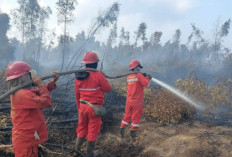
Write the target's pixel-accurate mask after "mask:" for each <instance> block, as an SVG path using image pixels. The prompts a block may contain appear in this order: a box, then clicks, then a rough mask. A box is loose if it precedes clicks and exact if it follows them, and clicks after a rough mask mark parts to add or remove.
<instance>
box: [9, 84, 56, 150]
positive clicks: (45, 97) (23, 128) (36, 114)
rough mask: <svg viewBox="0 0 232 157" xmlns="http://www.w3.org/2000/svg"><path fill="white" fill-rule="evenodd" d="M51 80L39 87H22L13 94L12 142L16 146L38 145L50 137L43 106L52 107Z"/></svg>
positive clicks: (53, 87)
mask: <svg viewBox="0 0 232 157" xmlns="http://www.w3.org/2000/svg"><path fill="white" fill-rule="evenodd" d="M55 88H56V86H55V84H54V83H53V82H49V83H48V84H46V85H45V86H43V87H40V88H38V89H30V90H28V89H20V90H19V91H17V92H16V93H14V94H12V95H11V119H12V123H13V129H12V143H13V147H14V148H17V149H18V148H27V147H31V146H36V145H38V144H41V143H43V142H45V141H46V140H47V139H48V135H47V127H46V123H45V118H44V116H43V113H42V111H41V109H42V108H47V107H51V97H50V94H49V91H51V90H53V89H55Z"/></svg>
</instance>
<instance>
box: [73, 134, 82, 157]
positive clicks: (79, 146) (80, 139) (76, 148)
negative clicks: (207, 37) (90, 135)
mask: <svg viewBox="0 0 232 157" xmlns="http://www.w3.org/2000/svg"><path fill="white" fill-rule="evenodd" d="M84 142H85V138H79V137H77V138H76V144H75V152H74V156H77V155H78V151H81V145H82V144H83V143H84Z"/></svg>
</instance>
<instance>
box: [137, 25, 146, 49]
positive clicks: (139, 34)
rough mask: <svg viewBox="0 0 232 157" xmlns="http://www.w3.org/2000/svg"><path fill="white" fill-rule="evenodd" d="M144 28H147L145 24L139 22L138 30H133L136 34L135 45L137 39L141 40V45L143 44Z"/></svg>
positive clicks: (144, 38)
mask: <svg viewBox="0 0 232 157" xmlns="http://www.w3.org/2000/svg"><path fill="white" fill-rule="evenodd" d="M146 30H147V24H146V23H144V22H142V23H140V25H139V27H138V30H137V31H136V32H135V35H136V37H135V46H137V44H138V40H139V39H141V40H142V42H143V45H144V44H145V42H146V41H147V37H146Z"/></svg>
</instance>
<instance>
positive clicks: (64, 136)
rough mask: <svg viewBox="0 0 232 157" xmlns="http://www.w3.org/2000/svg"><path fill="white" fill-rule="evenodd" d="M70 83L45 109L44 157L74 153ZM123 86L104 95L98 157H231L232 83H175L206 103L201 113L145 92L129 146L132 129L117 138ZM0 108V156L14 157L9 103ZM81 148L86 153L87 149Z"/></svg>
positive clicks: (74, 117) (74, 120)
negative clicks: (134, 137) (46, 137)
mask: <svg viewBox="0 0 232 157" xmlns="http://www.w3.org/2000/svg"><path fill="white" fill-rule="evenodd" d="M68 82H69V83H67V81H66V84H62V83H60V85H59V88H58V89H57V90H56V91H54V92H52V98H53V107H52V108H51V109H45V110H44V114H45V117H46V120H47V125H48V131H49V140H48V141H47V142H46V143H44V144H42V146H40V148H39V152H40V156H44V157H45V156H46V157H47V156H48V157H49V156H72V154H73V148H74V143H75V136H76V134H75V128H76V124H77V117H78V116H77V110H76V106H75V99H74V96H73V83H72V80H70V81H68ZM122 82H125V80H120V81H118V82H116V81H112V82H110V83H111V85H112V90H111V92H110V93H108V94H106V97H105V99H106V102H105V106H106V107H107V108H108V110H109V112H108V114H107V115H106V116H104V117H103V126H102V131H101V134H100V135H99V138H98V141H97V144H96V152H97V153H98V156H99V157H109V156H112V157H128V156H131V157H132V156H133V157H134V156H138V157H139V156H147V157H154V156H155V157H169V156H183V157H189V156H191V157H195V156H196V157H199V156H203V157H208V156H209V157H214V156H215V157H216V156H217V157H218V156H222V157H229V156H232V150H231V145H232V137H231V135H232V124H231V118H232V114H231V87H232V86H231V80H228V81H225V82H221V83H219V84H218V85H215V86H214V87H209V86H207V85H205V84H204V83H203V82H201V81H199V80H196V79H186V80H178V81H177V87H178V88H179V89H181V90H182V91H185V92H186V93H188V94H190V95H191V96H193V97H194V98H197V100H198V101H201V102H203V103H205V104H208V106H207V109H206V110H205V111H204V112H200V113H199V112H198V111H197V110H195V109H194V108H192V107H191V106H189V105H188V104H186V103H185V102H184V101H182V100H180V99H179V98H176V96H175V95H173V94H171V93H170V92H168V91H166V90H164V89H160V88H157V87H151V88H149V89H146V90H145V100H144V102H145V106H144V115H143V118H142V120H141V127H140V129H139V131H138V138H137V142H136V143H134V144H131V143H129V128H127V130H126V137H125V138H124V139H120V138H118V136H117V135H118V132H119V126H120V122H121V119H122V117H123V113H124V105H125V100H126V98H125V95H126V86H125V84H124V83H122ZM1 89H3V88H1ZM4 89H5V88H4ZM228 93H229V94H228ZM0 107H1V109H0V120H1V123H0V156H13V154H12V147H11V127H10V126H11V122H10V115H9V114H10V111H9V103H5V104H1V106H0ZM82 148H83V152H85V151H86V149H85V145H83V147H82Z"/></svg>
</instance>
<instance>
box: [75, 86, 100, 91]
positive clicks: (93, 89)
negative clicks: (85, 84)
mask: <svg viewBox="0 0 232 157" xmlns="http://www.w3.org/2000/svg"><path fill="white" fill-rule="evenodd" d="M99 88H100V87H97V88H78V90H83V91H96V90H98V89H99Z"/></svg>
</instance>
